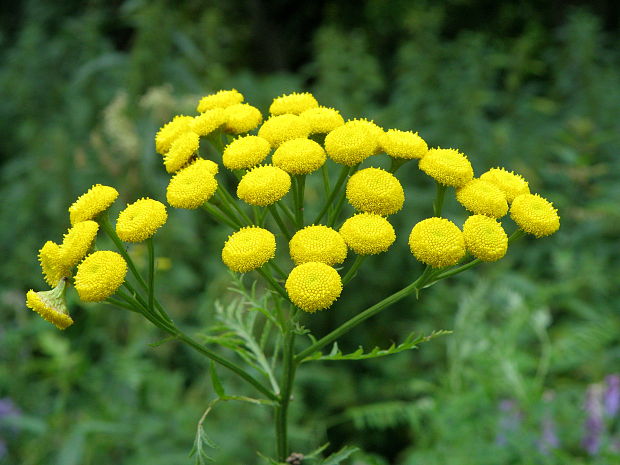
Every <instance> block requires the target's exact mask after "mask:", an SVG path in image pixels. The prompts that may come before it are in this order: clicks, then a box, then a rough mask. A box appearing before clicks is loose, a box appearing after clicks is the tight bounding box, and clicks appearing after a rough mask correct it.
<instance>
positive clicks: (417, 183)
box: [0, 0, 620, 465]
mask: <svg viewBox="0 0 620 465" xmlns="http://www.w3.org/2000/svg"><path fill="white" fill-rule="evenodd" d="M582 3H583V5H585V6H584V7H578V4H579V2H572V4H573V6H569V5H568V3H567V4H564V3H562V2H561V3H557V2H549V3H548V6H546V7H544V8H543V7H542V6H541V5H542V4H541V2H538V1H535V0H529V1H524V2H518V3H517V2H514V3H513V2H503V3H497V2H490V1H484V0H480V1H478V2H475V4H474V5H470V4H469V3H468V2H463V1H460V0H450V1H446V2H430V1H405V0H399V1H392V2H376V1H370V0H367V1H363V2H352V1H345V2H336V1H333V0H332V1H327V0H322V1H316V2H305V3H302V4H298V3H295V4H293V3H290V2H285V1H283V0H277V1H273V2H261V1H259V0H256V1H252V2H236V1H224V0H214V1H212V2H208V3H207V4H205V2H200V1H197V0H190V1H186V2H182V3H180V4H179V5H177V4H175V3H173V2H166V1H163V0H155V1H148V2H147V1H144V0H128V1H120V0H115V1H112V2H104V1H103V0H92V1H90V2H78V1H75V0H73V1H67V2H63V3H59V2H38V1H34V0H30V1H25V2H14V3H13V4H11V5H10V6H9V7H8V8H7V9H6V11H3V14H2V15H1V16H0V25H1V27H2V29H1V35H0V46H1V47H0V63H2V66H1V67H0V120H2V121H3V124H2V125H0V151H1V154H2V165H1V172H0V176H1V180H0V198H2V203H0V225H2V228H1V229H0V256H2V257H3V259H2V263H1V264H0V305H1V307H2V311H1V313H0V321H1V327H0V357H1V360H2V364H0V398H1V399H3V400H4V399H10V402H12V404H11V405H14V406H15V408H16V409H17V410H16V412H17V413H16V412H15V411H14V412H13V413H12V414H3V413H2V411H0V463H6V464H15V463H19V464H21V465H39V464H50V465H77V464H80V465H87V464H94V463H112V462H114V463H122V464H128V465H131V464H144V463H149V464H152V465H157V464H166V465H170V464H186V463H188V461H189V459H188V458H187V454H188V452H189V450H190V448H191V443H192V439H193V435H194V432H195V428H196V423H197V421H198V420H199V418H200V417H201V415H202V412H203V411H204V410H205V408H206V407H207V404H208V402H209V400H210V399H211V397H212V392H211V387H210V385H209V381H208V374H207V366H206V365H205V364H204V363H203V361H202V360H199V359H197V358H196V357H195V356H194V354H192V353H189V352H188V351H186V350H185V349H183V348H181V347H179V346H177V345H176V344H175V343H167V344H164V345H161V346H158V347H157V348H154V347H151V346H149V344H150V343H154V342H157V341H158V338H159V337H160V334H157V333H156V332H155V331H153V330H151V329H150V328H148V327H147V326H146V324H145V322H144V321H142V320H138V319H137V317H136V318H134V317H133V316H131V315H126V314H124V313H122V312H118V311H116V310H113V309H111V308H110V307H108V306H104V305H99V306H98V305H89V306H84V305H82V304H81V303H80V302H79V301H77V299H76V298H74V297H73V298H72V302H71V306H72V308H73V314H74V317H75V320H76V324H75V325H74V326H73V327H71V328H70V329H69V330H67V331H66V332H63V333H59V332H58V331H56V330H55V329H53V328H52V327H51V326H50V325H49V324H48V323H46V322H44V321H42V320H40V319H38V318H37V317H36V316H35V315H34V314H32V312H30V311H27V310H26V309H25V306H24V303H23V299H24V297H23V296H24V291H25V290H27V289H29V288H34V289H39V288H41V286H42V284H43V281H42V279H41V276H40V271H39V269H38V264H37V260H36V254H37V250H38V249H39V248H40V247H41V245H42V244H43V243H44V242H45V241H46V240H48V239H52V240H58V239H59V238H60V237H61V236H62V233H63V232H64V231H65V230H66V228H67V227H68V225H69V222H68V215H67V213H66V208H67V206H68V205H69V204H70V203H71V202H72V201H73V199H74V198H75V197H76V196H77V195H79V194H81V193H82V192H84V191H85V190H86V189H87V188H88V187H89V186H90V185H92V184H94V183H104V184H106V183H107V184H110V185H114V186H116V187H117V188H118V190H119V191H120V192H121V196H122V199H121V200H122V201H123V202H127V201H133V200H135V199H136V198H138V197H141V196H147V195H148V196H153V197H154V198H157V199H163V198H164V193H165V185H166V182H167V176H166V175H165V173H164V172H163V170H162V169H161V164H160V160H159V156H158V155H156V154H155V152H154V147H153V136H154V133H155V131H156V130H157V128H159V127H160V126H161V125H162V124H163V123H164V122H166V121H167V120H168V119H169V118H170V117H171V116H172V115H173V114H176V113H179V112H184V111H185V112H191V111H193V110H194V105H195V103H196V101H197V99H198V98H199V97H200V96H201V95H204V94H207V93H209V92H211V91H214V90H217V89H220V88H232V87H235V88H237V89H239V90H240V91H241V92H243V93H244V94H245V95H246V99H247V100H248V101H249V102H251V103H252V104H254V105H257V106H259V107H260V108H261V109H262V110H266V109H267V108H268V105H269V103H270V100H271V99H272V98H273V97H275V96H277V95H280V94H282V93H286V92H291V91H299V90H309V91H312V92H313V93H314V94H315V95H316V96H317V98H318V100H319V101H320V102H321V103H322V104H323V105H327V106H334V107H337V108H339V109H340V110H341V111H342V112H343V114H344V115H345V116H347V117H360V116H363V117H369V118H373V119H374V120H375V121H376V122H377V123H379V124H380V125H382V126H383V127H385V128H390V127H396V128H399V129H413V130H414V131H419V132H420V134H421V135H422V137H424V138H425V139H426V140H427V141H428V142H429V145H432V146H437V145H441V146H443V147H458V148H460V149H461V150H462V151H463V152H464V153H466V154H467V155H468V156H469V157H470V159H471V160H472V163H473V164H474V168H475V169H476V170H477V171H478V172H480V171H482V170H485V169H486V168H487V167H491V166H496V165H503V166H506V167H508V168H509V169H513V170H515V171H517V172H519V173H521V174H523V175H524V176H525V177H526V178H527V179H528V180H529V181H530V185H531V187H532V189H533V191H536V192H540V193H541V194H543V195H544V196H546V197H547V198H549V199H550V200H552V201H553V202H554V203H555V205H556V206H557V207H558V208H559V210H560V214H561V216H562V228H561V230H560V231H559V233H557V234H556V235H554V236H552V237H551V238H547V239H544V240H534V239H527V240H523V241H521V242H519V243H517V244H516V245H515V248H514V251H513V252H512V253H509V255H508V257H507V258H506V259H504V260H502V261H501V262H500V263H498V264H494V265H483V266H481V267H479V268H478V269H475V270H474V271H472V272H469V273H467V274H464V275H461V276H458V277H456V278H452V279H451V280H449V281H448V282H446V283H442V285H440V286H436V287H433V288H432V289H430V290H429V292H428V293H427V294H426V295H424V297H423V299H422V300H420V302H413V301H411V300H409V301H406V302H405V303H403V304H400V305H398V306H397V307H395V308H392V309H390V310H388V311H386V312H384V313H383V314H381V315H380V316H379V317H376V318H375V319H373V320H371V322H370V323H369V324H367V325H365V326H363V327H360V328H358V329H356V330H355V331H354V332H353V333H351V334H350V335H348V336H347V337H346V338H345V340H343V341H342V343H341V344H340V345H341V347H343V348H350V349H355V348H356V347H357V346H358V345H360V344H361V345H364V346H368V347H371V346H374V345H380V346H387V345H389V343H391V341H401V340H402V339H403V337H404V335H405V334H407V333H408V332H410V331H411V330H412V329H418V330H419V331H420V332H421V333H430V332H431V331H432V330H433V329H448V330H452V331H453V334H452V335H449V336H443V337H442V338H439V339H437V340H435V341H433V342H432V343H429V344H426V345H424V346H422V347H421V348H420V350H419V351H417V352H414V353H408V354H407V353H404V354H401V355H398V356H393V357H390V358H388V359H382V360H381V361H368V362H356V363H353V364H345V365H338V363H339V362H324V363H321V364H315V365H309V366H307V367H306V366H304V367H303V368H302V370H301V371H300V373H299V385H298V389H297V392H296V393H295V402H293V405H292V409H293V411H292V416H293V422H294V427H293V429H292V431H291V434H292V444H293V446H294V448H295V449H296V450H300V451H308V450H311V449H314V448H316V447H318V446H319V445H320V444H322V443H324V442H327V441H330V442H331V444H332V446H331V447H330V449H329V450H332V449H333V450H335V449H336V448H338V447H340V446H342V445H343V444H355V445H357V446H359V447H361V448H362V449H363V450H364V451H365V452H364V453H359V454H356V456H355V458H354V459H353V461H352V463H355V464H360V465H361V464H375V465H380V464H388V463H395V464H396V463H397V464H402V465H408V464H414V463H450V464H454V465H459V464H463V465H465V464H474V463H475V464H478V465H481V464H498V463H502V464H512V463H519V464H534V463H536V464H568V463H570V464H585V463H588V464H601V465H603V464H613V463H618V460H619V458H620V418H619V417H618V414H617V413H616V416H615V417H613V416H608V417H605V418H604V425H603V426H604V427H603V429H602V430H601V432H600V446H599V447H598V448H597V450H595V451H588V450H587V449H586V448H585V447H584V442H583V441H584V439H583V438H584V436H585V434H586V432H587V431H586V421H587V418H588V415H590V413H589V410H588V409H586V408H585V407H584V405H585V404H584V403H585V400H586V392H587V390H588V389H592V388H593V386H594V387H598V388H600V389H599V391H600V390H602V389H605V386H604V385H603V384H601V383H603V381H604V379H605V378H606V377H607V376H608V375H611V374H614V373H618V372H620V312H619V310H620V306H619V304H618V302H619V301H620V289H619V287H618V277H619V276H620V248H619V247H618V237H619V234H620V209H618V199H620V175H619V174H620V159H619V158H618V151H619V149H620V118H618V109H620V50H619V49H618V47H617V44H618V40H619V39H620V37H619V34H618V26H619V24H618V20H619V18H620V12H619V7H618V4H617V3H616V2H611V1H603V0H598V1H595V2H582ZM575 5H577V6H575ZM399 173H400V177H401V179H402V180H403V184H404V185H405V186H407V187H406V188H407V189H408V192H407V194H408V198H409V199H413V200H412V201H411V202H409V208H407V209H406V210H405V211H403V212H401V213H400V214H399V215H397V216H396V217H395V222H396V227H397V229H398V231H399V232H400V240H398V241H397V244H395V246H394V248H395V249H396V250H392V253H389V254H386V255H384V256H377V257H373V258H372V259H369V260H368V264H367V265H366V266H365V267H364V268H363V269H366V270H368V271H367V272H363V273H361V274H360V275H359V276H358V278H357V279H356V281H357V284H358V286H357V287H356V288H355V290H354V291H352V290H348V291H347V293H346V294H345V295H343V296H342V299H341V301H340V302H339V303H338V304H337V305H336V306H335V307H334V308H333V309H332V310H331V311H329V312H325V313H323V314H320V315H315V316H312V318H310V317H308V318H307V324H308V326H309V327H311V328H312V329H313V331H315V332H316V334H319V335H320V334H324V333H325V332H326V331H327V330H328V328H329V327H331V326H332V325H333V324H335V323H336V322H339V321H343V320H344V319H345V318H347V317H349V316H350V315H351V314H353V313H355V312H356V311H357V310H359V309H361V308H364V307H366V306H367V304H368V303H370V302H374V301H375V300H376V296H381V295H387V294H388V293H390V292H392V291H394V290H396V289H398V288H400V287H402V285H403V284H404V283H405V282H406V281H407V280H408V279H409V278H410V277H411V276H413V275H414V274H415V272H416V271H417V265H416V264H415V262H414V260H413V259H412V258H411V257H410V256H409V253H408V251H407V250H406V241H405V240H404V239H403V238H404V237H406V234H407V233H408V230H409V228H411V226H412V225H413V224H414V223H415V222H416V221H418V220H420V219H421V218H423V217H426V216H428V214H429V212H430V205H431V200H430V199H431V198H432V195H433V192H432V186H431V184H430V182H428V180H427V179H424V178H423V177H422V176H420V173H418V172H416V170H415V168H414V167H412V166H410V167H404V168H402V169H401V171H400V172H399ZM316 195H317V196H318V195H319V193H318V192H317V193H316ZM120 203H122V202H119V204H120ZM411 205H414V206H413V207H411ZM446 208H447V209H448V215H449V216H450V217H452V218H453V219H456V220H460V219H462V212H461V211H460V210H459V209H458V208H456V205H455V204H450V203H448V205H447V206H446ZM227 234H228V231H227V230H225V229H223V228H221V227H219V226H216V225H215V224H214V223H212V222H211V221H210V220H208V219H207V218H205V217H204V216H200V214H198V213H196V212H185V211H178V210H175V211H171V212H170V221H169V223H168V225H167V226H166V228H164V230H163V231H161V234H159V238H158V251H159V254H160V255H161V257H160V269H161V275H162V278H160V279H159V283H160V286H161V292H160V294H161V296H162V299H163V300H164V301H165V302H166V303H167V305H168V306H169V307H170V308H171V310H172V313H173V314H174V316H175V318H176V319H177V320H179V321H181V322H182V325H184V326H186V327H189V328H194V329H196V330H199V329H200V328H201V327H204V326H205V325H207V324H209V323H210V322H212V321H213V316H212V315H213V303H214V300H215V299H218V298H222V297H223V296H225V294H226V289H227V287H228V285H229V276H228V274H227V273H226V271H225V270H224V267H223V266H222V265H221V263H220V260H219V252H220V248H221V244H222V241H223V239H224V238H225V237H226V235H227ZM398 248H400V249H398ZM399 252H402V253H399ZM132 253H133V254H134V255H135V256H136V257H138V259H139V257H140V256H142V257H144V256H145V251H144V250H143V249H141V248H140V247H139V246H136V247H134V248H133V249H132ZM372 270H375V271H372ZM376 270H387V271H384V272H382V273H378V272H377V271H376ZM222 375H224V374H223V373H222ZM225 382H226V383H227V385H229V386H231V388H230V389H229V391H234V390H235V386H236V384H235V381H234V380H233V379H228V378H226V379H225ZM236 388H237V389H239V390H240V389H241V388H240V387H239V386H236ZM599 400H600V399H599ZM7 402H8V400H7ZM590 410H591V409H590ZM269 413H270V412H268V411H266V410H262V409H260V408H258V407H257V408H254V407H251V406H248V405H236V404H233V403H227V404H223V405H218V407H217V409H215V410H214V411H213V412H212V413H211V414H210V415H209V417H208V419H207V422H206V430H207V434H209V436H210V437H211V439H212V440H213V441H214V442H215V443H216V444H217V446H218V447H217V449H215V450H214V451H213V452H212V454H211V455H212V456H213V457H214V458H215V459H216V463H230V464H233V463H244V464H251V463H259V458H258V457H257V456H256V455H255V451H256V450H257V449H262V450H264V449H265V444H269V443H270V441H269V438H270V437H271V434H272V432H271V430H270V428H271V423H270V420H269V417H268V415H269ZM240 418H242V419H243V421H239V419H240ZM4 446H6V451H5V450H4Z"/></svg>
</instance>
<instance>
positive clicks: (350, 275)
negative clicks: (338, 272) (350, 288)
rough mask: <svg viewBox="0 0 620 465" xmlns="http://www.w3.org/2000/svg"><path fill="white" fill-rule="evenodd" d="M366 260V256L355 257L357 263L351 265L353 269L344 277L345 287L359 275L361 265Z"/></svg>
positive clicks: (343, 283)
mask: <svg viewBox="0 0 620 465" xmlns="http://www.w3.org/2000/svg"><path fill="white" fill-rule="evenodd" d="M365 259H366V255H357V256H356V257H355V261H354V262H353V264H352V265H351V268H349V270H348V271H347V273H346V274H345V275H344V278H342V285H343V286H346V285H347V283H348V282H349V281H351V280H352V279H353V278H354V277H355V275H356V274H357V270H358V268H359V267H360V266H361V264H362V263H363V262H364V260H365Z"/></svg>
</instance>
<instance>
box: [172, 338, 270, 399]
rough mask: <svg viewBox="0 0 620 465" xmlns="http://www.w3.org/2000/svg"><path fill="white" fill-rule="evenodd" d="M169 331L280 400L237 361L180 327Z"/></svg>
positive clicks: (268, 396)
mask: <svg viewBox="0 0 620 465" xmlns="http://www.w3.org/2000/svg"><path fill="white" fill-rule="evenodd" d="M168 332H169V333H170V334H171V335H173V336H175V337H177V338H178V339H179V340H181V341H183V342H184V343H186V344H187V345H188V346H190V347H192V348H193V349H194V350H196V351H198V352H200V353H201V354H202V355H204V356H206V357H207V358H209V359H211V360H213V361H214V362H216V363H219V364H220V365H222V366H223V367H226V368H228V369H229V370H230V371H232V372H233V373H235V374H237V375H238V376H240V377H241V378H243V379H244V380H245V381H247V382H248V383H250V384H251V385H252V386H254V387H255V388H256V389H257V390H258V391H260V392H261V393H262V394H264V395H265V396H266V397H267V398H269V399H271V400H273V401H276V402H277V401H279V397H278V396H277V395H275V394H274V393H273V392H271V391H270V390H269V389H268V388H266V387H265V386H263V385H262V384H261V383H260V382H259V381H258V380H256V379H255V378H254V377H252V376H251V375H250V374H248V373H246V371H245V370H244V369H243V368H241V367H239V366H237V365H236V364H235V363H233V362H231V361H229V360H226V359H225V358H222V357H220V356H219V355H217V354H216V353H215V352H212V351H211V350H209V349H207V348H206V347H205V346H204V345H202V344H200V343H199V342H197V341H195V340H194V339H192V338H191V337H189V336H188V335H186V334H185V333H183V332H182V331H180V330H178V329H175V330H174V331H170V330H168Z"/></svg>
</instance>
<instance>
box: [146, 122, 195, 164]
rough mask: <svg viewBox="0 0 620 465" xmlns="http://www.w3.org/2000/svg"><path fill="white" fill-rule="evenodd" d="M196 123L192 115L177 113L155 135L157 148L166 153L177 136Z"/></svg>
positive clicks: (163, 153) (161, 152)
mask: <svg viewBox="0 0 620 465" xmlns="http://www.w3.org/2000/svg"><path fill="white" fill-rule="evenodd" d="M193 123H194V118H193V117H192V116H186V115H177V116H175V117H174V118H173V119H172V121H170V122H169V123H166V124H165V125H164V126H163V127H162V128H161V129H160V130H159V131H157V134H156V135H155V150H157V153H160V154H162V155H165V154H166V153H167V152H168V150H170V147H171V146H172V143H173V142H174V141H175V139H176V138H177V137H179V136H180V135H181V134H183V133H184V132H186V131H189V130H190V128H191V125H192V124H193Z"/></svg>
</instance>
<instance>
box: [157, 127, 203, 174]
mask: <svg viewBox="0 0 620 465" xmlns="http://www.w3.org/2000/svg"><path fill="white" fill-rule="evenodd" d="M199 146H200V136H199V135H198V134H196V133H195V132H193V131H186V132H184V133H183V134H181V135H179V137H177V138H176V139H175V140H174V142H173V143H172V145H171V146H170V150H168V153H166V155H165V156H164V166H165V167H166V171H167V172H168V173H174V172H175V171H179V170H180V169H181V168H183V166H184V165H185V164H187V162H188V161H189V159H190V158H191V157H192V155H194V154H195V153H196V151H197V150H198V147H199Z"/></svg>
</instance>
